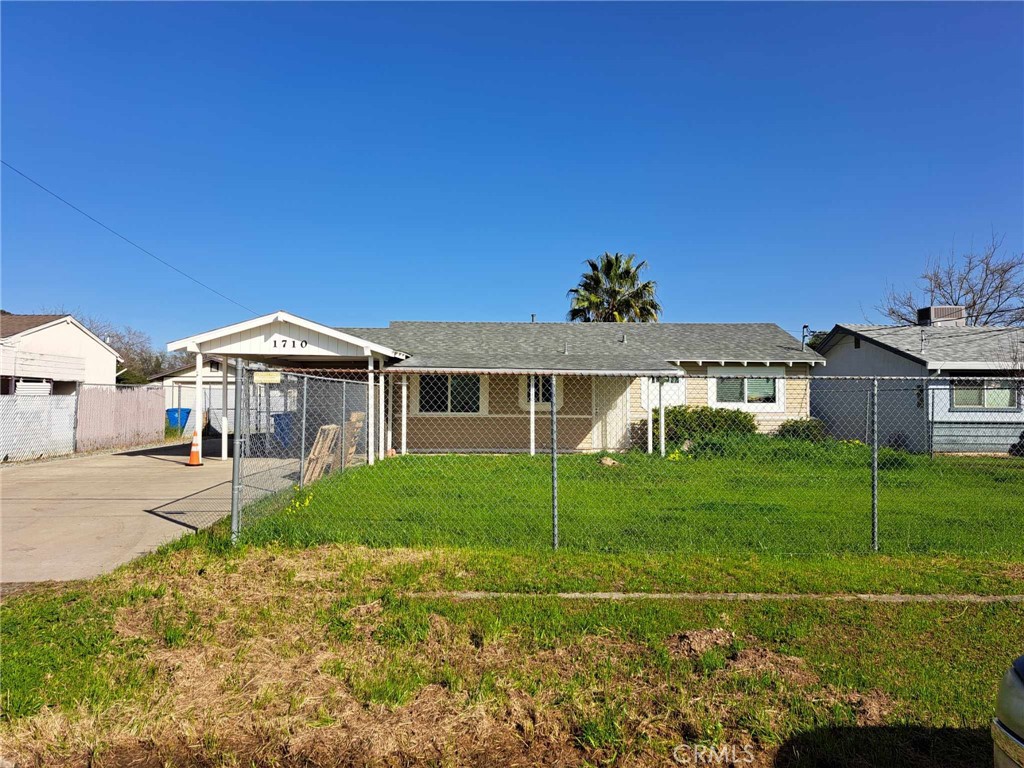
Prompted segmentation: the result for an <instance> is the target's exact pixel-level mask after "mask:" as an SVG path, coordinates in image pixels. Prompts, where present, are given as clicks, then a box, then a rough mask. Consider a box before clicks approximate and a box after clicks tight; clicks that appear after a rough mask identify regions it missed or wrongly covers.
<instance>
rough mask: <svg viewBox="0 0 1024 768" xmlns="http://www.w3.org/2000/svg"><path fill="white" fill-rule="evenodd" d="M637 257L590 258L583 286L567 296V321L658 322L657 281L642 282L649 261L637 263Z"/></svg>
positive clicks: (609, 256)
mask: <svg viewBox="0 0 1024 768" xmlns="http://www.w3.org/2000/svg"><path fill="white" fill-rule="evenodd" d="M635 258H636V254H633V253H631V254H629V255H628V256H624V255H623V254H621V253H615V254H611V253H604V254H602V255H601V258H600V260H599V261H595V260H594V259H587V261H586V262H585V263H586V265H587V268H588V271H587V272H584V273H583V275H582V276H581V277H580V282H579V285H577V286H576V287H575V288H573V289H572V290H570V291H569V293H568V294H567V295H568V297H569V299H570V305H569V312H568V313H567V314H566V319H567V320H569V321H570V322H574V323H656V322H658V316H659V315H660V314H661V304H659V303H658V300H657V297H656V296H655V283H654V281H653V280H645V281H641V280H640V273H641V272H643V271H644V270H645V269H647V262H646V261H641V262H639V263H637V264H634V263H633V260H634V259H635Z"/></svg>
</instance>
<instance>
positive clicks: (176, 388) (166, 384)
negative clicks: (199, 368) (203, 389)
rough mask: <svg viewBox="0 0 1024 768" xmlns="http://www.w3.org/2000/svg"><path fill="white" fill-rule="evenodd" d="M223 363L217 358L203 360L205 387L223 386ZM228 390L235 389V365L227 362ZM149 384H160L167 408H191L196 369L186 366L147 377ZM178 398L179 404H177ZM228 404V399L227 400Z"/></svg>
mask: <svg viewBox="0 0 1024 768" xmlns="http://www.w3.org/2000/svg"><path fill="white" fill-rule="evenodd" d="M224 365H225V363H224V361H223V360H222V359H221V358H219V357H208V358H205V359H204V360H203V381H204V383H205V385H206V386H208V387H210V388H211V389H213V388H219V387H220V386H221V385H222V384H223V375H224V374H223V371H224V369H223V367H222V366H224ZM227 369H228V389H229V390H234V388H235V364H234V363H233V362H230V361H228V363H227ZM149 383H150V384H160V385H161V386H162V387H163V388H164V401H165V402H166V404H167V407H168V408H179V407H180V408H191V407H192V402H193V400H194V391H195V386H196V367H195V365H186V366H182V367H181V368H175V369H174V370H171V371H164V372H163V373H158V374H157V375H156V376H150V377H149ZM179 397H180V398H181V402H180V404H179ZM229 402H230V398H229Z"/></svg>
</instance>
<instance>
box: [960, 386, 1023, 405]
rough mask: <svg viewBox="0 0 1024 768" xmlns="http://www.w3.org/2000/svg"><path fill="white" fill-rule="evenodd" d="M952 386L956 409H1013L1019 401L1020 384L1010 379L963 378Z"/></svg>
mask: <svg viewBox="0 0 1024 768" xmlns="http://www.w3.org/2000/svg"><path fill="white" fill-rule="evenodd" d="M952 386H953V407H954V408H955V409H958V410H960V409H963V410H1007V409H1015V408H1017V407H1018V405H1019V402H1020V397H1019V395H1020V392H1019V390H1020V384H1019V383H1018V382H1015V381H1013V380H1012V379H963V380H960V381H954V382H953V384H952Z"/></svg>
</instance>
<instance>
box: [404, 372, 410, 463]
mask: <svg viewBox="0 0 1024 768" xmlns="http://www.w3.org/2000/svg"><path fill="white" fill-rule="evenodd" d="M408 417H409V377H408V376H402V455H403V456H405V454H406V452H407V451H408V449H409V440H408V438H407V437H406V435H408V433H409V418H408Z"/></svg>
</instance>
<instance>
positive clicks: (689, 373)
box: [629, 363, 811, 432]
mask: <svg viewBox="0 0 1024 768" xmlns="http://www.w3.org/2000/svg"><path fill="white" fill-rule="evenodd" d="M679 367H680V368H681V369H682V371H683V372H684V374H685V375H684V376H683V377H682V378H680V379H679V380H678V381H677V382H670V383H666V384H664V385H663V392H662V398H663V402H664V403H665V406H666V407H669V406H672V405H680V404H685V405H697V406H701V405H703V406H706V405H708V404H709V403H710V402H711V398H710V388H711V387H713V386H714V383H713V382H711V381H709V378H708V377H709V376H710V377H713V376H714V375H715V369H716V368H717V367H719V366H717V365H707V364H705V365H697V364H695V363H683V364H682V365H680V366H679ZM758 367H759V366H756V365H749V366H746V367H744V368H742V369H741V370H740V374H741V375H750V376H756V375H757V369H758ZM773 367H774V366H773ZM783 367H784V368H785V377H787V378H785V379H784V394H783V398H782V400H783V403H782V405H781V409H780V410H779V411H777V412H770V411H769V410H768V409H767V408H766V407H765V406H758V405H749V406H746V408H745V410H749V411H750V412H751V413H753V414H754V419H755V420H756V421H757V427H758V430H759V431H761V432H774V431H775V430H776V429H778V428H779V425H780V424H781V423H782V422H783V421H787V420H789V419H806V418H807V417H808V416H809V415H810V382H809V381H808V380H807V379H790V378H788V377H790V376H808V375H810V368H811V367H810V366H809V365H808V364H807V363H797V364H795V365H791V366H783ZM693 377H697V378H693ZM645 386H646V382H645V380H644V379H642V378H636V379H633V380H632V382H631V384H630V388H629V393H630V397H629V403H630V410H629V416H630V420H631V421H632V422H633V423H634V424H637V423H641V422H646V421H647V394H646V393H645V391H644V388H645ZM650 397H651V400H652V403H653V404H654V406H655V407H657V404H658V388H657V383H656V382H651V384H650Z"/></svg>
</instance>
